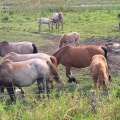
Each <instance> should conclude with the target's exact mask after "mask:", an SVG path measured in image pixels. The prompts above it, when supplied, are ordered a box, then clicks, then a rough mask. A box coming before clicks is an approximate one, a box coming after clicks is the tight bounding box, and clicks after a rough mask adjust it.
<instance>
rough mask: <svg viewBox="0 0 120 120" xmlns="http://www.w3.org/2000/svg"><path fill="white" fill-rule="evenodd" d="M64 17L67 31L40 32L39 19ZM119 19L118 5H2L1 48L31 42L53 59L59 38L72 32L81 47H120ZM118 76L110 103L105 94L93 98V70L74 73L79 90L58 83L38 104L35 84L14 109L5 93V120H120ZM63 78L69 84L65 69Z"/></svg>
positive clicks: (1, 115) (1, 106)
mask: <svg viewBox="0 0 120 120" xmlns="http://www.w3.org/2000/svg"><path fill="white" fill-rule="evenodd" d="M59 11H61V12H63V15H64V29H63V30H60V31H58V30H57V29H54V30H51V31H49V30H48V26H47V25H44V24H43V25H42V31H38V21H37V18H40V17H51V16H52V13H53V12H59ZM119 13H120V1H119V0H114V1H113V0H109V1H108V0H104V1H101V0H90V1H89V2H88V0H84V1H83V0H80V1H79V0H75V1H72V0H71V1H70V0H66V1H65V0H61V1H58V0H49V1H47V0H34V1H33V0H24V1H22V0H19V1H17V0H6V1H3V0H0V23H1V25H0V42H2V41H11V42H19V41H31V42H33V43H35V44H36V45H37V47H38V50H39V52H44V53H47V54H52V53H53V52H55V51H56V49H57V47H58V46H57V45H58V40H59V38H60V36H61V35H62V34H64V33H69V32H72V31H75V32H78V33H80V43H83V42H85V41H86V40H87V41H88V40H89V39H93V40H102V39H103V40H104V39H107V40H112V41H116V40H117V41H120V30H119V28H118V24H119V22H120V19H119V18H118V17H117V15H118V14H119ZM103 40H102V41H103ZM100 42H101V41H99V43H100ZM50 46H51V47H50ZM53 46H54V47H53ZM46 48H47V49H46ZM44 50H45V51H44ZM119 70H120V69H119ZM119 70H118V71H117V72H116V74H113V73H111V75H112V84H111V86H110V96H109V98H107V97H106V96H104V95H102V94H101V92H100V94H98V95H95V96H93V95H92V94H91V92H90V91H91V90H93V89H94V85H93V81H92V78H91V76H90V73H89V68H84V69H75V68H73V69H72V75H73V76H74V77H75V78H76V79H77V80H78V81H79V82H80V84H77V85H76V84H74V83H71V84H68V85H66V86H61V85H58V84H56V83H55V85H54V86H55V88H54V90H53V91H52V92H51V95H50V99H47V98H45V99H43V100H42V101H39V100H37V94H35V93H36V91H37V86H36V83H35V84H34V85H32V86H30V87H26V88H24V90H25V93H26V97H25V99H23V100H22V101H20V102H19V101H17V102H16V104H10V99H9V96H8V93H7V91H5V93H0V120H96V119H98V120H119V119H120V107H119V105H120V82H119V80H120V71H119ZM58 72H59V75H60V77H61V79H63V80H65V81H67V77H66V76H65V68H64V66H62V65H59V66H58Z"/></svg>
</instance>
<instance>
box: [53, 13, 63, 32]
mask: <svg viewBox="0 0 120 120" xmlns="http://www.w3.org/2000/svg"><path fill="white" fill-rule="evenodd" d="M52 20H53V22H52V29H53V23H55V24H56V29H58V30H59V27H60V23H61V27H62V30H63V13H62V12H59V13H53V15H52Z"/></svg>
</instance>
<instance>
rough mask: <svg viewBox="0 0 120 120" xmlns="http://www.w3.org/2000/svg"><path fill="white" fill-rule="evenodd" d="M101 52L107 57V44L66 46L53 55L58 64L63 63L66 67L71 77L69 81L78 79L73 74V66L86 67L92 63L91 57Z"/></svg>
mask: <svg viewBox="0 0 120 120" xmlns="http://www.w3.org/2000/svg"><path fill="white" fill-rule="evenodd" d="M96 54H101V55H104V56H105V58H107V48H106V47H105V46H95V45H89V46H80V47H70V46H65V47H62V48H61V49H59V50H58V51H56V52H55V53H53V54H52V55H53V56H55V57H56V59H57V65H59V64H62V65H63V66H65V67H66V76H67V77H68V78H69V80H68V82H72V81H74V82H76V83H78V82H77V80H76V79H75V78H74V77H72V76H71V72H70V69H71V67H75V68H85V67H88V66H89V65H90V63H91V59H92V57H93V56H94V55H96Z"/></svg>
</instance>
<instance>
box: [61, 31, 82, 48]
mask: <svg viewBox="0 0 120 120" xmlns="http://www.w3.org/2000/svg"><path fill="white" fill-rule="evenodd" d="M79 38H80V34H79V33H77V32H71V33H68V34H64V35H63V36H62V37H61V38H60V40H59V48H61V47H62V46H63V45H64V46H65V45H67V44H68V43H75V44H76V46H79Z"/></svg>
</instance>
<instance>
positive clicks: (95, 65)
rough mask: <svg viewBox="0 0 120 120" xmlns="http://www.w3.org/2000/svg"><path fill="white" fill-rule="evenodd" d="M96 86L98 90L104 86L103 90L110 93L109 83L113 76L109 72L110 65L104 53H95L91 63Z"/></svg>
mask: <svg viewBox="0 0 120 120" xmlns="http://www.w3.org/2000/svg"><path fill="white" fill-rule="evenodd" d="M90 71H91V74H92V78H93V82H94V86H95V89H96V90H99V89H100V85H102V86H103V91H104V92H105V94H107V95H108V85H109V83H110V82H111V76H110V75H109V73H108V65H107V62H106V58H105V57H104V56H103V55H100V54H98V55H94V56H93V57H92V62H91V64H90Z"/></svg>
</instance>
